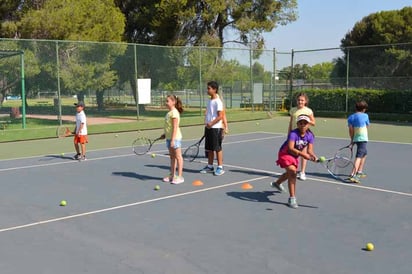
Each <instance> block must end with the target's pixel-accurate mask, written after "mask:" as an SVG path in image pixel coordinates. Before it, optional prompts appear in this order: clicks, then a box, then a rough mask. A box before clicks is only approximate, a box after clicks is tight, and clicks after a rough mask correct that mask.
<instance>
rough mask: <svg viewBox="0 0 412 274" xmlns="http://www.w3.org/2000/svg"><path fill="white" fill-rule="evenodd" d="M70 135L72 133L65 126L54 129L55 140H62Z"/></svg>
mask: <svg viewBox="0 0 412 274" xmlns="http://www.w3.org/2000/svg"><path fill="white" fill-rule="evenodd" d="M72 134H73V132H72V131H71V130H70V129H69V128H68V127H66V126H59V127H58V128H57V129H56V136H57V138H64V137H67V136H70V135H72Z"/></svg>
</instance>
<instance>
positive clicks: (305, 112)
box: [289, 106, 313, 122]
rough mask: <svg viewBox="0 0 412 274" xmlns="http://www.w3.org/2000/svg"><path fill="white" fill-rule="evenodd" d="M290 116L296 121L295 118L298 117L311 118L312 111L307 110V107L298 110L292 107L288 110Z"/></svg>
mask: <svg viewBox="0 0 412 274" xmlns="http://www.w3.org/2000/svg"><path fill="white" fill-rule="evenodd" d="M289 114H290V116H293V120H295V122H296V120H297V118H298V117H299V116H300V115H302V114H303V115H307V116H312V115H313V111H312V109H311V108H308V107H307V106H304V107H303V108H300V109H298V108H297V107H293V108H291V109H290V112H289Z"/></svg>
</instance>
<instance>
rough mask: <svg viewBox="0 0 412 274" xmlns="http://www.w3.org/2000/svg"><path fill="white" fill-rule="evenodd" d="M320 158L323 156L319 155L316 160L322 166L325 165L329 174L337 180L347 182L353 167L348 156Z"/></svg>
mask: <svg viewBox="0 0 412 274" xmlns="http://www.w3.org/2000/svg"><path fill="white" fill-rule="evenodd" d="M322 158H323V157H320V158H319V159H318V160H317V162H320V163H322V164H323V166H324V167H326V169H327V171H328V172H329V174H330V175H332V176H333V177H334V178H335V179H337V180H340V181H343V182H347V180H348V178H349V177H350V175H351V174H352V171H353V167H354V165H353V163H352V161H351V160H350V159H349V158H346V157H341V156H339V155H336V156H335V157H333V158H328V159H322ZM321 160H323V161H321Z"/></svg>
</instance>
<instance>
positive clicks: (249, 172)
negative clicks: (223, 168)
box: [229, 169, 274, 177]
mask: <svg viewBox="0 0 412 274" xmlns="http://www.w3.org/2000/svg"><path fill="white" fill-rule="evenodd" d="M229 171H230V172H233V173H243V174H248V175H256V176H272V177H273V176H274V175H273V173H268V172H264V171H257V170H244V169H230V170H229Z"/></svg>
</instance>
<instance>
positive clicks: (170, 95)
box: [167, 94, 183, 113]
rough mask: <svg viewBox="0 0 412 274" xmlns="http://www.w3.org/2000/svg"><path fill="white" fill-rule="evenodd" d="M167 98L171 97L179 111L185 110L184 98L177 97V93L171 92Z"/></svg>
mask: <svg viewBox="0 0 412 274" xmlns="http://www.w3.org/2000/svg"><path fill="white" fill-rule="evenodd" d="M167 98H170V99H172V100H173V101H174V102H175V108H176V109H177V111H179V113H182V112H183V104H182V100H180V98H179V97H177V95H174V94H169V95H167Z"/></svg>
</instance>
